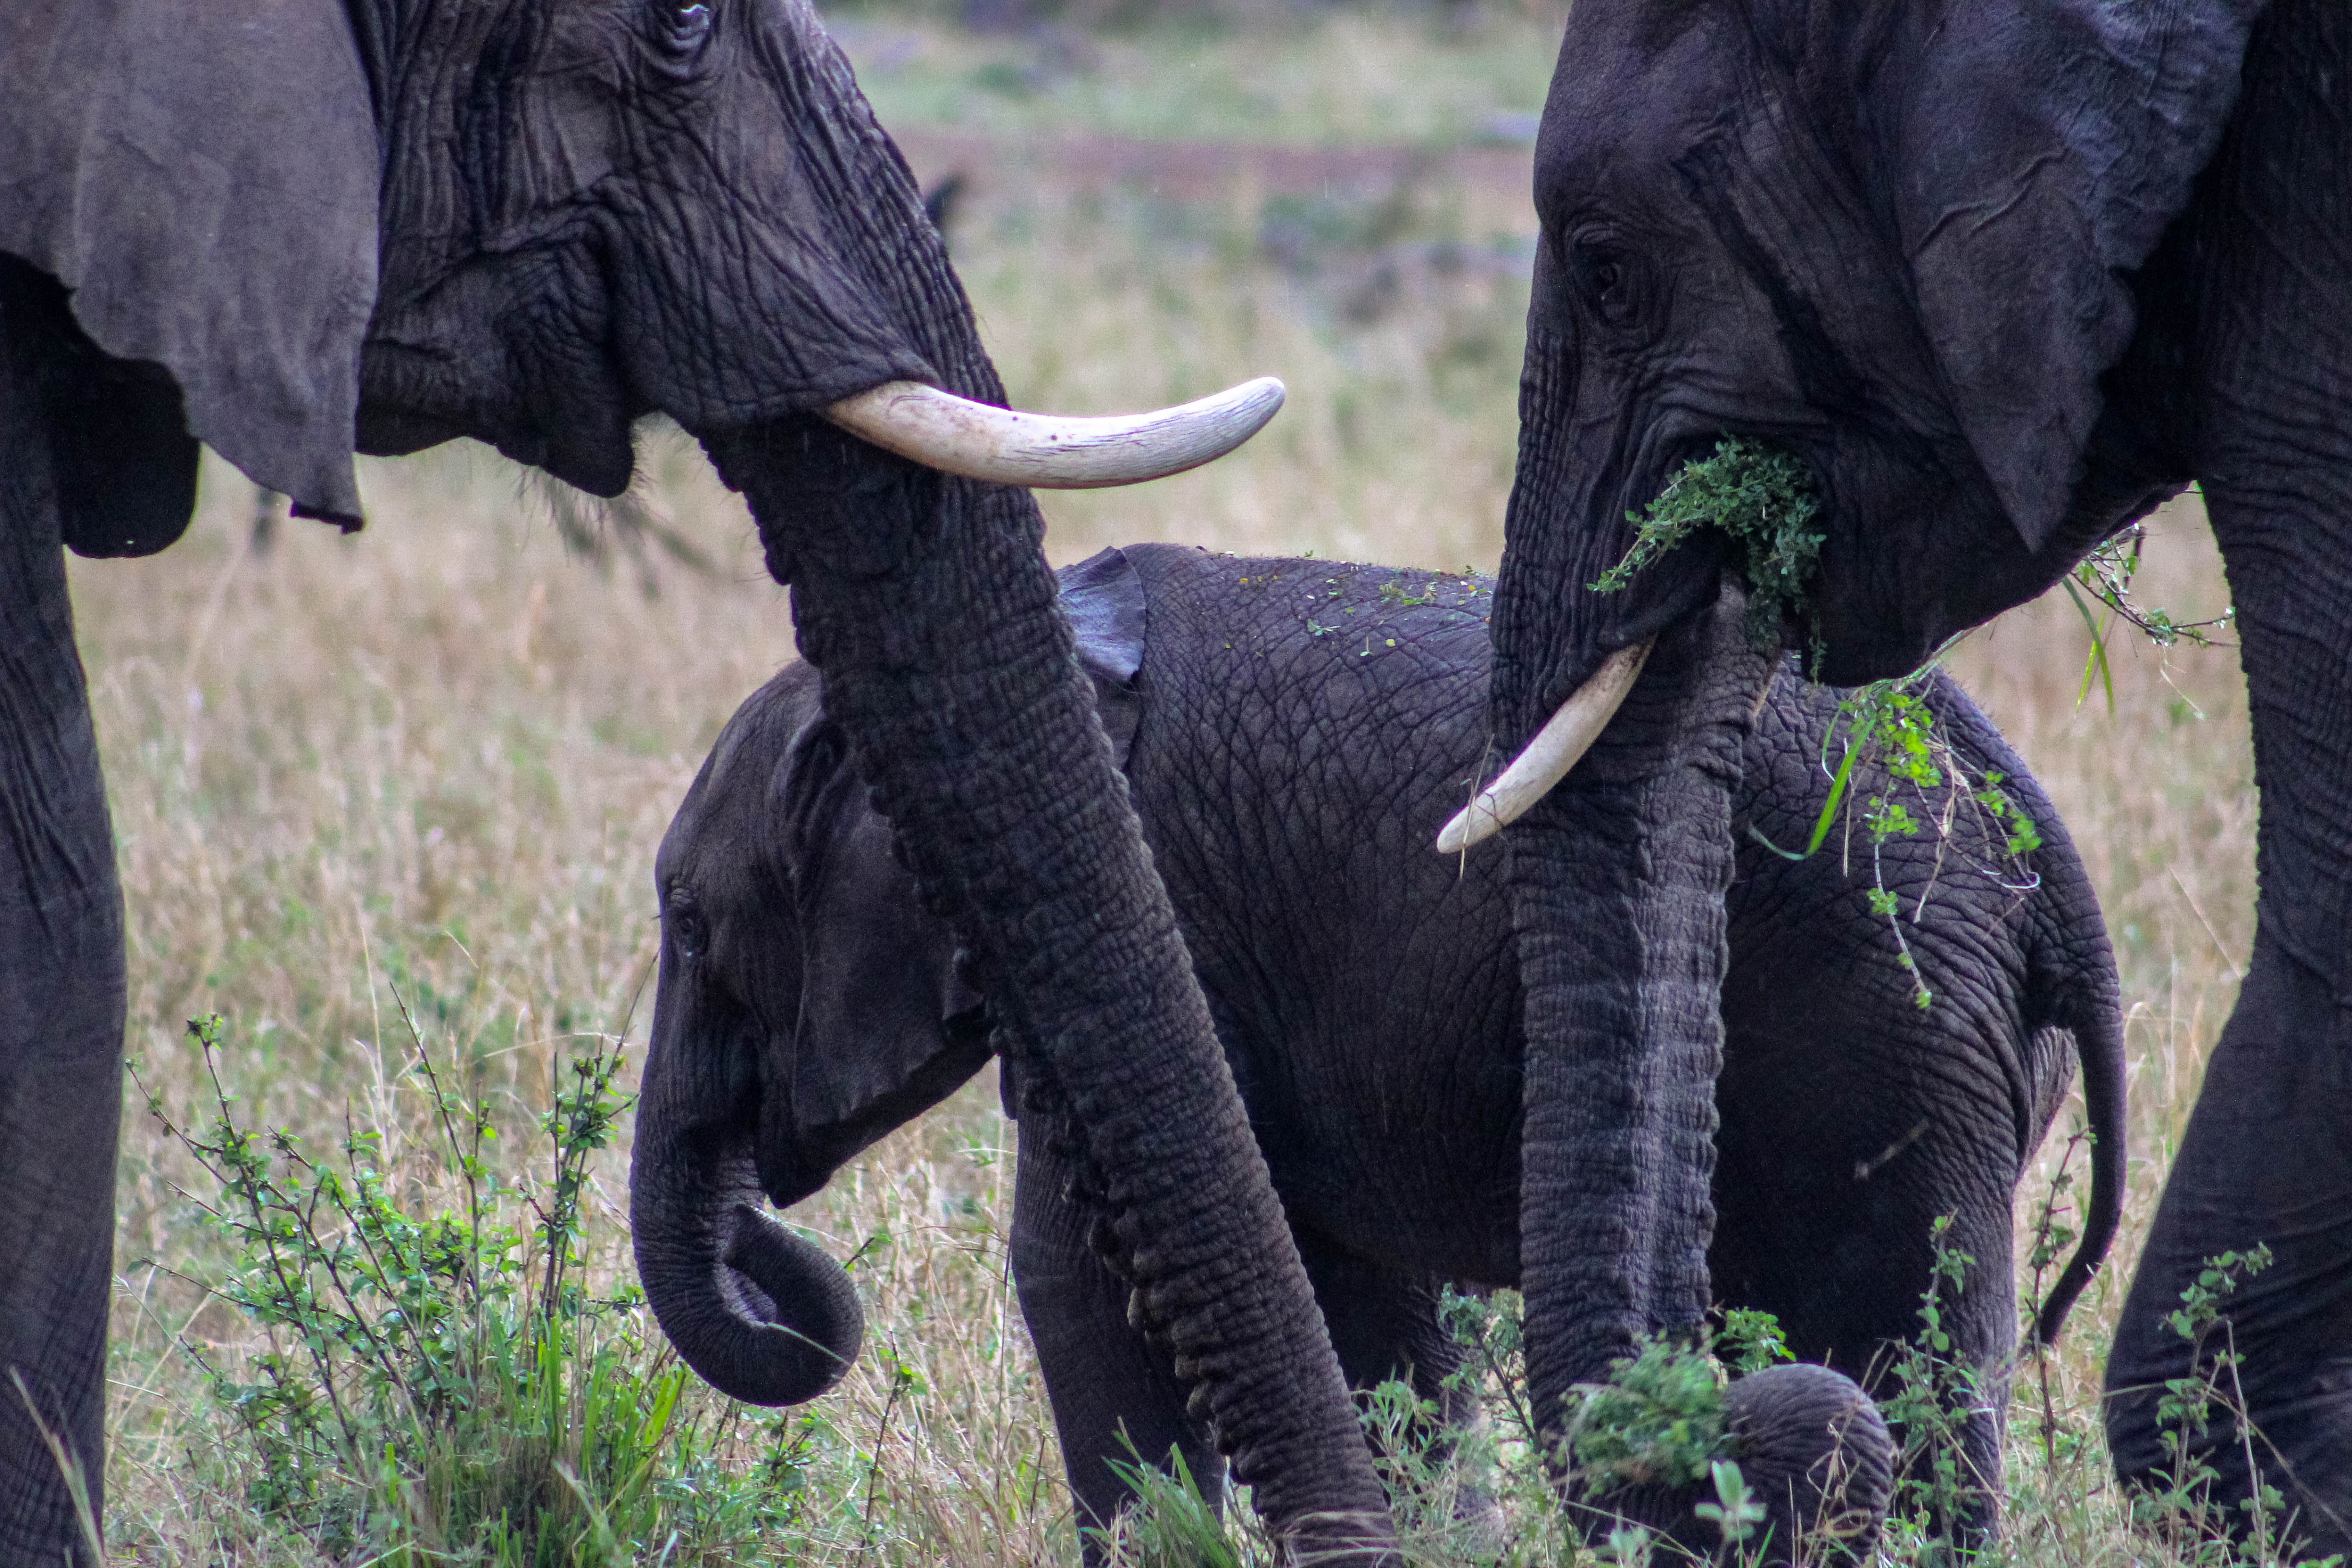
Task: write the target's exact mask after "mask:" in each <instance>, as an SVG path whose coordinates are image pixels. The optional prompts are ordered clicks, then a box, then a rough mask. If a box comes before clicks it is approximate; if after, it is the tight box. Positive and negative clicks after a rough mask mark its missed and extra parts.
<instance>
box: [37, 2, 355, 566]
mask: <svg viewBox="0 0 2352 1568" xmlns="http://www.w3.org/2000/svg"><path fill="white" fill-rule="evenodd" d="M382 159H383V152H382V149H381V147H380V145H379V143H378V141H377V136H376V117H375V110H374V103H373V97H372V94H371V89H370V86H369V79H368V75H367V73H366V71H365V70H364V69H363V68H362V63H361V58H360V52H359V47H358V45H357V43H356V42H355V40H354V38H353V37H352V29H351V26H350V23H349V22H348V20H347V19H346V17H345V15H344V7H342V6H341V5H335V4H331V0H77V3H76V4H73V5H7V6H0V171H5V174H0V251H6V252H8V253H9V254H11V255H15V256H17V257H21V258H24V259H25V260H26V261H29V262H31V263H32V264H33V265H34V266H36V267H38V268H42V269H43V270H44V271H47V272H48V273H50V274H51V275H52V276H54V277H55V278H57V279H58V281H60V282H61V283H63V284H64V285H65V286H66V287H67V288H68V289H71V290H72V310H73V314H74V318H75V320H76V321H77V322H79V326H80V328H81V330H82V331H84V332H86V333H87V334H88V335H89V338H90V339H91V340H92V341H93V342H96V343H97V345H98V346H99V348H100V349H101V350H103V351H104V352H105V353H107V354H109V355H111V356H113V357H114V358H116V359H121V360H131V361H145V362H149V363H153V364H158V365H161V366H162V367H163V369H164V370H165V371H168V372H169V373H170V374H171V376H172V378H173V380H174V381H176V382H177V383H178V384H179V390H180V393H181V395H182V399H183V404H184V409H185V415H186V421H187V426H188V428H189V429H190V430H191V431H193V432H194V434H195V435H196V436H197V437H201V438H202V439H204V440H205V441H206V442H209V443H210V444H211V445H212V447H214V449H215V450H216V451H218V452H219V453H220V454H221V455H222V456H223V457H225V458H227V459H228V460H229V461H230V462H232V463H235V464H236V466H237V467H238V468H242V469H244V470H245V471H246V473H247V474H248V475H250V476H251V477H252V478H253V479H255V480H257V482H259V483H261V484H263V485H267V486H268V487H269V488H270V489H277V490H283V491H285V492H286V493H287V494H288V495H290V496H292V497H293V498H294V500H295V503H296V506H297V508H298V509H299V510H301V511H302V512H303V513H305V514H306V515H310V516H319V517H325V518H330V519H332V520H334V521H340V522H341V523H343V524H344V525H345V526H346V527H356V526H358V523H359V521H360V503H359V491H358V488H357V486H356V484H355V483H354V482H353V479H352V422H353V418H354V416H355V415H356V414H357V412H358V406H359V374H360V344H361V340H362V337H363V335H364V334H365V332H366V331H367V324H368V317H369V313H370V312H371V310H373V307H374V303H375V288H376V205H377V190H378V183H379V176H380V168H381V163H382Z"/></svg>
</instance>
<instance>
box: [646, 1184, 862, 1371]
mask: <svg viewBox="0 0 2352 1568" xmlns="http://www.w3.org/2000/svg"><path fill="white" fill-rule="evenodd" d="M636 1253H637V1272H638V1275H639V1277H640V1278H641V1279H643V1280H644V1282H645V1287H646V1300H649V1301H650V1302H651V1303H652V1304H653V1309H654V1316H655V1317H656V1319H658V1320H659V1321H660V1323H661V1326H662V1331H663V1332H664V1333H666V1334H667V1335H668V1336H669V1341H670V1343H672V1344H673V1345H676V1346H677V1352H678V1354H679V1355H681V1356H683V1357H685V1359H686V1363H687V1364H688V1366H690V1367H692V1368H693V1369H694V1370H695V1371H696V1372H697V1373H699V1374H700V1375H701V1377H702V1378H703V1380H704V1381H705V1382H707V1383H709V1384H710V1385H711V1386H712V1387H713V1388H716V1389H717V1390H719V1392H720V1393H721V1394H727V1395H729V1396H730V1397H731V1398H735V1399H740V1400H743V1401H745V1402H746V1403H748V1404H751V1405H800V1404H803V1403H805V1402H806V1401H808V1400H811V1399H814V1398H816V1397H817V1396H818V1395H819V1394H824V1392H825V1391H826V1390H828V1389H830V1388H832V1387H833V1386H834V1384H837V1383H839V1382H840V1381H841V1379H842V1375H843V1374H844V1373H846V1372H847V1371H848V1370H849V1366H850V1363H852V1362H854V1361H855V1360H856V1359H857V1350H858V1346H859V1345H860V1344H861V1343H862V1342H864V1339H865V1335H866V1313H865V1309H864V1308H862V1307H860V1306H859V1305H858V1301H857V1292H856V1289H855V1288H854V1287H853V1286H852V1285H851V1284H850V1282H849V1276H848V1274H847V1273H845V1271H844V1270H843V1269H842V1268H841V1266H840V1265H839V1264H837V1263H835V1261H834V1260H833V1259H832V1258H829V1257H827V1256H826V1255H825V1253H824V1250H823V1249H822V1248H820V1247H814V1246H812V1245H811V1244H810V1243H808V1242H805V1241H803V1240H802V1239H801V1238H800V1237H797V1236H794V1235H793V1233H792V1232H791V1231H789V1230H787V1229H785V1228H784V1227H783V1226H781V1225H779V1224H777V1223H776V1222H775V1221H774V1220H772V1219H771V1218H769V1217H768V1216H767V1215H764V1214H761V1212H760V1211H759V1210H757V1209H755V1208H753V1207H752V1206H751V1205H750V1204H749V1203H743V1202H737V1203H734V1204H732V1205H729V1206H728V1207H727V1208H726V1209H725V1211H724V1212H723V1213H722V1214H720V1215H719V1216H718V1217H717V1221H716V1223H715V1224H714V1225H712V1226H709V1229H708V1230H707V1231H705V1232H704V1233H703V1234H702V1235H701V1236H700V1237H696V1236H692V1235H689V1236H685V1237H678V1236H664V1235H661V1234H660V1233H659V1232H658V1231H649V1230H648V1229H647V1228H646V1227H645V1226H643V1225H642V1224H641V1225H640V1226H638V1227H637V1233H636Z"/></svg>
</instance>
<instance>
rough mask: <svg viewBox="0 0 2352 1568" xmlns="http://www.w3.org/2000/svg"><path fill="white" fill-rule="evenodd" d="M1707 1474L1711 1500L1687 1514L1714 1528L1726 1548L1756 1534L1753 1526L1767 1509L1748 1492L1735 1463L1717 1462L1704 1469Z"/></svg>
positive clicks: (1731, 1461)
mask: <svg viewBox="0 0 2352 1568" xmlns="http://www.w3.org/2000/svg"><path fill="white" fill-rule="evenodd" d="M1708 1473H1709V1475H1710V1476H1711V1477H1712V1479H1714V1481H1715V1500H1714V1501H1712V1502H1703V1503H1700V1504H1699V1505H1698V1506H1697V1507H1696V1508H1694V1509H1693V1510H1691V1511H1692V1512H1693V1513H1696V1514H1697V1515H1698V1516H1699V1518H1701V1519H1703V1520H1706V1521H1707V1522H1708V1523H1710V1524H1712V1525H1714V1526H1715V1528H1716V1529H1717V1531H1719V1532H1720V1533H1721V1534H1722V1536H1723V1543H1724V1544H1725V1545H1726V1546H1737V1545H1738V1544H1739V1543H1740V1542H1743V1541H1746V1540H1747V1539H1748V1537H1749V1536H1751V1535H1754V1534H1755V1533H1756V1527H1757V1526H1758V1525H1759V1524H1761V1523H1763V1522H1764V1521H1765V1519H1766V1518H1767V1517H1769V1514H1770V1512H1771V1510H1769V1509H1767V1508H1766V1507H1765V1506H1764V1505H1763V1503H1762V1502H1760V1501H1759V1500H1758V1499H1757V1497H1756V1494H1755V1493H1754V1492H1751V1491H1749V1490H1748V1479H1747V1478H1746V1477H1745V1476H1742V1475H1741V1474H1740V1473H1739V1466H1738V1463H1737V1462H1736V1461H1734V1460H1730V1459H1717V1461H1716V1462H1715V1463H1714V1464H1713V1465H1711V1466H1709V1467H1708Z"/></svg>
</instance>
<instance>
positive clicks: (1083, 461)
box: [824, 375, 1283, 490]
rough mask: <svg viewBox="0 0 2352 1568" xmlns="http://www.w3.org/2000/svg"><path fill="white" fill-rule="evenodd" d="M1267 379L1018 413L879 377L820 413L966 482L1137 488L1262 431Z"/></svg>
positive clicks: (1271, 388)
mask: <svg viewBox="0 0 2352 1568" xmlns="http://www.w3.org/2000/svg"><path fill="white" fill-rule="evenodd" d="M1282 398H1283V387H1282V383H1280V382H1279V381H1276V379H1275V378H1274V377H1272V376H1270V375H1262V376H1260V377H1258V378H1257V379H1256V380H1255V381H1245V382H1244V383H1242V384H1241V385H1239V386H1234V387H1228V388H1227V389H1226V390H1224V391H1223V392H1220V393H1218V394H1217V395H1215V396H1214V397H1203V398H1202V399H1201V400H1200V401H1199V402H1197V403H1187V404H1185V405H1182V406H1181V407H1178V408H1163V409H1160V411H1159V412H1158V413H1156V414H1123V415H1118V416H1113V417H1111V418H1108V419H1076V418H1060V417H1056V416H1053V415H1050V414H1020V413H1015V412H1013V410H1011V409H1007V408H997V407H993V406H992V405H988V404H985V403H974V402H972V401H971V399H970V398H964V397H958V396H956V395H955V394H953V393H951V392H941V391H940V389H939V388H938V387H936V386H926V385H924V384H922V383H921V382H919V381H886V382H884V383H883V384H881V385H879V386H876V387H869V388H867V389H866V391H864V392H861V393H858V394H856V395H855V396H851V397H845V398H843V399H842V400H841V401H840V402H838V403H835V404H833V405H829V406H828V407H826V408H825V409H824V416H825V417H826V418H827V419H830V420H832V421H833V422H834V423H835V425H838V426H841V427H842V428H843V429H845V430H846V431H848V432H849V433H850V434H851V435H853V436H856V437H859V438H860V439H861V440H866V441H870V442H872V443H873V444H874V445H875V446H877V447H882V448H884V449H885V450H887V451H892V452H896V453H898V456H900V457H902V458H911V459H912V460H913V461H915V462H918V463H921V464H922V465H924V466H925V467H926V468H942V469H945V470H946V471H947V472H949V473H950V474H962V475H964V476H965V477H967V478H969V479H988V480H991V481H992V482H994V483H996V484H1000V485H1023V486H1026V487H1027V488H1028V489H1042V490H1087V489H1101V488H1103V487H1104V486H1107V485H1132V484H1139V483H1140V482H1141V481H1143V480H1145V479H1164V478H1166V477H1167V476H1168V475H1170V474H1181V473H1182V472H1183V471H1184V470H1185V469H1187V468H1199V467H1200V466H1201V465H1202V463H1205V462H1209V461H1210V460H1212V459H1213V458H1222V457H1223V456H1224V455H1225V454H1226V453H1227V452H1230V451H1232V450H1233V449H1234V447H1238V446H1240V445H1241V444H1242V443H1243V442H1244V441H1246V440H1248V439H1249V438H1250V437H1253V436H1255V435H1256V434H1257V433H1258V432H1259V431H1260V430H1262V429H1264V428H1265V422H1266V421H1267V420H1269V419H1271V418H1273V417H1274V416H1275V411H1276V409H1278V408H1280V407H1281V406H1282Z"/></svg>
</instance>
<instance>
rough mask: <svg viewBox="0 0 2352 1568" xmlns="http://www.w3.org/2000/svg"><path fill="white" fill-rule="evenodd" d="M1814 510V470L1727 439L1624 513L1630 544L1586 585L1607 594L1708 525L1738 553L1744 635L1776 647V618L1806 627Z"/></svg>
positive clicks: (1814, 555) (1814, 559)
mask: <svg viewBox="0 0 2352 1568" xmlns="http://www.w3.org/2000/svg"><path fill="white" fill-rule="evenodd" d="M1820 511H1821V502H1820V500H1818V499H1817V498H1816V497H1815V495H1814V488H1813V471H1812V469H1811V468H1809V467H1808V466H1807V465H1806V464H1805V462H1804V460H1803V459H1802V458H1798V457H1797V456H1795V455H1794V454H1793V453H1790V452H1785V451H1781V450H1779V449H1777V448H1775V447H1769V446H1766V445H1764V444H1763V443H1761V442H1757V441H1749V440H1746V439H1743V438H1742V437H1738V436H1726V437H1723V438H1722V439H1721V440H1720V441H1718V442H1717V443H1716V447H1715V450H1714V451H1713V452H1712V453H1710V454H1709V455H1707V456H1706V457H1705V458H1694V459H1693V460H1692V461H1690V462H1688V463H1685V464H1684V465H1683V466H1682V468H1680V469H1679V470H1678V471H1677V472H1676V473H1675V477H1674V478H1673V479H1669V480H1668V481H1666V488H1665V489H1663V490H1661V491H1660V492H1659V493H1658V495H1657V498H1656V499H1655V500H1652V501H1651V502H1650V504H1649V505H1648V506H1646V507H1644V508H1643V510H1641V511H1640V512H1638V513H1637V512H1627V513H1626V514H1625V521H1628V522H1630V523H1632V524H1633V529H1634V532H1633V546H1632V547H1631V548H1630V549H1628V550H1627V551H1626V552H1625V556H1624V559H1623V560H1622V561H1620V562H1618V563H1617V564H1616V565H1614V566H1612V567H1611V568H1610V569H1609V570H1608V571H1606V572H1604V573H1602V574H1601V577H1600V580H1599V581H1597V582H1595V583H1592V584H1590V586H1591V589H1592V591H1593V592H1594V593H1596V594H1613V593H1617V592H1619V591H1620V590H1622V588H1624V587H1625V586H1626V585H1627V584H1630V583H1632V582H1633V574H1635V573H1636V572H1639V571H1640V570H1642V568H1643V567H1644V566H1647V565H1649V564H1650V563H1652V562H1654V561H1655V560H1657V559H1658V557H1660V556H1661V555H1664V553H1665V552H1667V551H1669V550H1672V549H1673V548H1674V547H1675V545H1677V544H1680V543H1681V542H1683V541H1684V540H1685V539H1688V538H1689V537H1690V536H1691V535H1693V534H1695V533H1696V532H1698V531H1701V530H1702V529H1707V528H1712V529H1715V530H1717V531H1719V532H1721V533H1723V534H1725V535H1727V536H1728V537H1729V538H1730V539H1732V540H1733V541H1734V542H1737V543H1738V545H1739V547H1740V548H1741V550H1742V551H1743V552H1744V553H1745V557H1746V559H1745V569H1746V571H1745V574H1746V576H1747V579H1748V636H1749V637H1751V638H1753V639H1754V640H1755V641H1756V642H1757V643H1759V644H1760V645H1771V646H1777V645H1778V644H1779V642H1780V627H1781V624H1782V622H1783V621H1785V620H1787V619H1790V618H1792V617H1801V618H1804V619H1805V620H1806V621H1807V623H1808V624H1809V625H1810V624H1811V611H1810V610H1809V609H1808V608H1807V597H1808V595H1810V594H1811V588H1812V577H1813V570H1814V567H1815V566H1816V564H1817V563H1819V562H1820V560H1821V553H1822V539H1823V537H1824V536H1823V535H1822V534H1821V533H1820V532H1818V531H1815V530H1814V529H1813V527H1812V522H1813V519H1814V518H1815V517H1816V516H1817V515H1819V513H1820Z"/></svg>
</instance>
